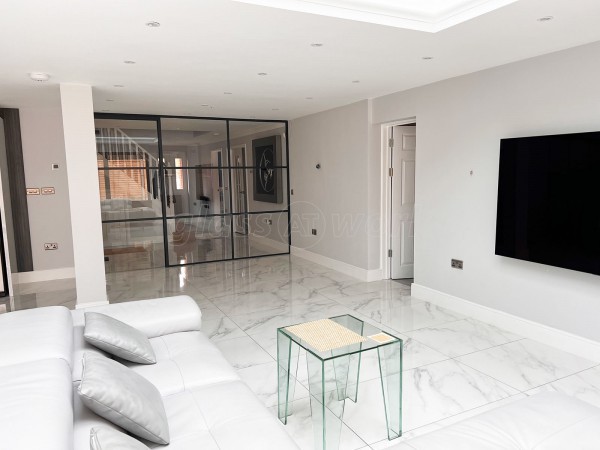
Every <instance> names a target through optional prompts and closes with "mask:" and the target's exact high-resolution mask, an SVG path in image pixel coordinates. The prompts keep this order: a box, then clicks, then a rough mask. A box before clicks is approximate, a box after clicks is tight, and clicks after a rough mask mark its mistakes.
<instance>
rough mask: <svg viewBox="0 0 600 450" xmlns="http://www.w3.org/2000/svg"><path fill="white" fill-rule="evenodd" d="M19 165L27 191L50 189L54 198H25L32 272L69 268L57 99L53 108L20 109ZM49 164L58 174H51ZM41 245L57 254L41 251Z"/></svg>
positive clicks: (64, 170) (70, 248) (62, 144)
mask: <svg viewBox="0 0 600 450" xmlns="http://www.w3.org/2000/svg"><path fill="white" fill-rule="evenodd" d="M19 116H20V120H21V139H22V142H23V163H24V165H25V183H26V185H27V187H28V188H29V187H32V188H41V187H54V188H55V190H56V194H54V195H35V196H34V195H30V196H28V197H27V207H28V212H29V228H30V235H31V251H32V256H33V270H34V271H41V270H50V269H59V268H64V267H73V239H72V233H71V217H70V213H69V190H68V181H67V168H66V163H65V142H64V136H63V124H62V112H61V106H60V98H58V96H57V98H56V106H54V107H44V108H20V109H19ZM52 163H57V164H59V167H60V168H59V170H52V168H51V165H52ZM45 242H56V243H58V250H52V251H47V250H44V243H45Z"/></svg>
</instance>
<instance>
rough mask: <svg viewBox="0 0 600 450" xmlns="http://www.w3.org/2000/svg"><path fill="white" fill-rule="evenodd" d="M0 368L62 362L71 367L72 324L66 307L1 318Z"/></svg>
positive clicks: (31, 311)
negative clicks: (53, 361) (44, 360)
mask: <svg viewBox="0 0 600 450" xmlns="http://www.w3.org/2000/svg"><path fill="white" fill-rule="evenodd" d="M0 355H2V358H0V365H2V366H9V365H13V364H19V363H23V362H29V361H37V360H42V359H49V358H59V359H62V360H64V361H65V362H66V363H67V364H68V365H69V366H71V367H72V363H73V322H72V319H71V313H70V312H69V310H68V309H67V308H65V307H64V306H49V307H45V308H36V309H27V310H24V311H15V312H11V313H7V314H0Z"/></svg>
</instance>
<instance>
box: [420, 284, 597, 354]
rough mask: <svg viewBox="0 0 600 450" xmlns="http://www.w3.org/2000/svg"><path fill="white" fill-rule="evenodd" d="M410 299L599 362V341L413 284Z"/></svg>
mask: <svg viewBox="0 0 600 450" xmlns="http://www.w3.org/2000/svg"><path fill="white" fill-rule="evenodd" d="M411 296H413V297H415V298H418V299H421V300H425V301H428V302H431V303H433V304H435V305H438V306H441V307H443V308H448V309H452V310H454V311H456V312H459V313H461V314H465V315H468V316H470V317H473V318H475V319H477V320H481V321H482V322H486V323H489V324H492V325H496V326H497V327H500V328H503V329H505V330H508V331H511V332H513V333H515V334H518V335H520V336H523V337H526V338H529V339H533V340H534V341H539V342H542V343H544V344H548V345H550V346H552V347H555V348H558V349H561V350H564V351H566V352H569V353H573V354H575V355H578V356H581V357H583V358H587V359H593V360H600V342H597V341H593V340H591V339H588V338H584V337H582V336H577V335H576V334H572V333H569V332H566V331H563V330H559V329H557V328H553V327H550V326H548V325H543V324H541V323H538V322H534V321H532V320H528V319H524V318H522V317H519V316H515V315H512V314H509V313H506V312H503V311H500V310H497V309H493V308H490V307H487V306H483V305H479V304H477V303H473V302H470V301H468V300H465V299H462V298H460V297H455V296H453V295H450V294H446V293H444V292H440V291H436V290H435V289H431V288H428V287H425V286H422V285H419V284H415V283H413V284H412V287H411Z"/></svg>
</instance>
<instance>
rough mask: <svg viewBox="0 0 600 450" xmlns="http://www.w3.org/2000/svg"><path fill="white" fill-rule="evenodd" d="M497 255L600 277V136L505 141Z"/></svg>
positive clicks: (586, 134) (588, 134)
mask: <svg viewBox="0 0 600 450" xmlns="http://www.w3.org/2000/svg"><path fill="white" fill-rule="evenodd" d="M496 255H501V256H507V257H510V258H516V259H522V260H525V261H532V262H536V263H541V264H547V265H551V266H556V267H563V268H565V269H572V270H577V271H581V272H587V273H593V274H597V275H600V132H594V133H577V134H563V135H555V136H538V137H526V138H515V139H502V141H501V143H500V174H499V180H498V215H497V219H496Z"/></svg>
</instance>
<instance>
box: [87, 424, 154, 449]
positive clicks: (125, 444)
mask: <svg viewBox="0 0 600 450" xmlns="http://www.w3.org/2000/svg"><path fill="white" fill-rule="evenodd" d="M90 450H150V448H148V447H147V446H145V445H144V444H142V443H141V442H140V441H138V440H135V439H134V438H132V437H131V436H128V435H126V434H125V433H121V432H120V431H117V430H113V429H112V428H108V427H96V428H92V429H91V430H90Z"/></svg>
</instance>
